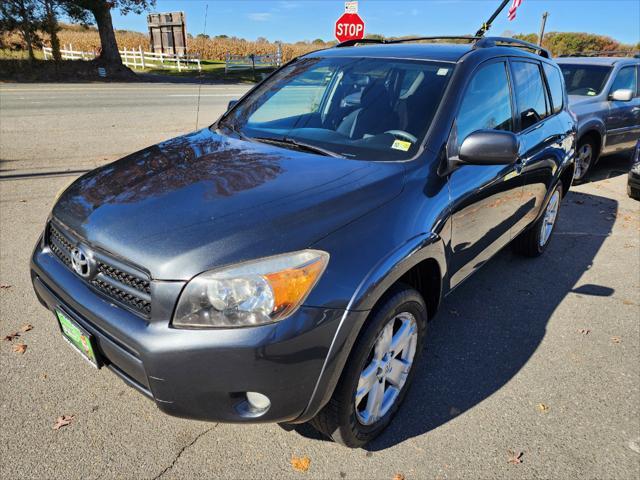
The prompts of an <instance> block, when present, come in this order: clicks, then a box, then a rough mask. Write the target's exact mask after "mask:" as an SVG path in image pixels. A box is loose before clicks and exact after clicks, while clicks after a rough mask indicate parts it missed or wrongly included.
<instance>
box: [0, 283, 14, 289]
mask: <svg viewBox="0 0 640 480" xmlns="http://www.w3.org/2000/svg"><path fill="white" fill-rule="evenodd" d="M12 286H13V285H7V284H5V283H0V289H2V290H4V289H7V288H11V287H12Z"/></svg>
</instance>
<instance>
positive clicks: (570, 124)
mask: <svg viewBox="0 0 640 480" xmlns="http://www.w3.org/2000/svg"><path fill="white" fill-rule="evenodd" d="M426 40H433V39H426ZM438 40H439V39H438ZM453 40H455V41H464V42H465V43H464V44H453V43H452V44H443V43H440V44H428V43H416V42H418V41H425V39H416V40H414V41H413V43H412V42H411V41H407V40H403V41H394V42H386V41H385V42H382V41H379V42H378V43H379V44H374V45H367V46H352V45H353V42H347V43H342V44H340V45H339V46H338V47H336V48H331V49H327V50H321V51H318V52H315V53H311V54H308V55H305V56H303V57H300V58H298V59H296V60H294V61H292V62H290V63H288V64H287V65H285V66H284V67H282V68H281V69H279V70H277V71H276V72H275V73H273V74H272V75H271V76H270V77H269V78H267V79H266V80H265V81H264V82H262V83H261V84H259V85H257V86H256V87H255V88H254V89H252V90H251V91H250V92H249V93H247V95H245V97H244V98H242V99H240V101H239V102H237V103H235V104H234V105H233V106H232V107H231V108H230V109H229V111H227V112H226V113H225V114H224V115H223V116H222V117H221V118H220V119H219V120H218V121H217V122H216V123H215V124H213V125H211V126H210V127H209V128H204V129H202V130H199V131H196V132H192V133H189V134H187V135H183V136H180V137H177V138H173V139H170V140H166V141H164V142H162V143H159V144H157V145H153V146H151V147H148V148H146V149H144V150H141V151H139V152H135V153H132V154H131V155H128V156H126V157H124V158H122V159H120V160H118V161H116V162H114V163H111V164H108V165H104V166H102V167H100V168H98V169H96V170H94V171H92V172H88V173H87V174H85V175H83V176H82V177H80V178H79V179H77V180H76V181H75V182H74V183H73V184H72V185H70V186H69V187H68V188H67V189H66V190H65V191H64V192H62V193H61V195H60V196H59V198H58V199H57V201H56V203H55V206H54V207H53V210H52V212H51V216H50V218H49V220H48V222H47V224H46V225H45V227H44V231H43V234H42V237H41V238H40V240H39V241H38V244H37V245H36V247H35V249H34V252H33V257H32V262H31V278H32V281H33V286H34V289H35V292H36V295H37V296H38V298H39V299H40V301H41V302H42V304H43V305H44V306H46V307H47V308H48V309H49V310H51V311H52V312H53V313H54V314H55V318H56V320H55V321H56V322H58V324H59V325H60V331H61V334H62V336H63V337H64V339H65V340H66V341H68V343H70V344H71V345H72V347H74V348H75V349H76V350H77V351H78V352H79V353H80V354H81V355H82V356H83V357H84V359H85V360H87V361H89V363H90V364H91V365H93V366H94V367H106V368H108V369H110V370H111V371H113V372H114V373H115V374H116V375H117V376H119V377H120V378H122V380H123V381H124V382H126V383H127V384H128V385H130V386H132V387H133V388H135V389H136V390H138V391H139V392H140V393H142V394H143V395H145V396H147V397H149V398H150V399H152V400H153V401H154V402H155V403H156V404H157V405H158V407H159V408H160V409H161V410H163V411H165V412H167V413H169V414H172V415H177V416H182V417H188V418H193V419H199V420H210V421H216V422H217V421H224V422H233V423H255V422H278V423H284V424H288V425H290V424H299V423H303V422H307V421H311V422H312V423H313V425H314V426H315V427H316V428H317V429H318V430H319V431H320V432H322V433H324V434H326V435H327V436H328V437H330V438H332V439H334V440H336V441H337V442H340V443H342V444H344V445H348V446H350V447H357V446H361V445H364V444H365V443H366V442H368V441H369V440H371V439H373V438H374V437H375V436H376V435H378V434H379V433H380V432H381V431H382V430H383V429H384V428H385V427H386V426H387V425H388V424H389V422H390V421H391V419H392V417H393V416H394V415H395V413H396V411H397V410H398V408H399V406H400V404H401V403H402V400H403V398H404V397H405V395H406V393H407V388H408V386H409V385H410V384H411V380H412V378H413V377H414V376H415V375H424V374H425V369H426V368H428V365H425V366H424V367H422V366H421V367H418V368H416V366H415V365H416V364H417V362H418V361H419V357H420V354H421V351H422V348H423V346H424V340H425V338H426V332H427V321H428V320H429V319H431V318H433V316H434V315H435V314H436V312H437V310H438V306H439V304H440V301H441V299H442V298H443V297H444V296H445V295H447V294H449V293H450V292H451V291H453V289H454V288H456V287H457V286H458V285H460V284H461V283H462V282H463V281H464V280H465V279H466V278H467V277H469V276H470V275H472V274H473V273H475V272H476V271H477V270H478V269H480V267H482V265H484V264H485V263H486V262H487V261H488V260H489V259H490V258H491V257H492V256H493V255H495V254H496V253H497V252H499V251H500V250H501V249H502V248H504V247H506V246H507V245H509V244H511V245H512V246H513V248H514V249H515V250H516V251H517V252H518V253H520V254H522V255H525V256H530V257H535V256H539V255H542V253H543V252H544V251H545V250H546V248H547V246H548V245H549V242H550V241H551V239H552V233H553V230H554V226H555V224H556V218H557V217H558V212H559V211H560V208H561V200H562V198H563V197H564V196H565V195H566V193H567V192H568V190H569V187H570V186H571V180H572V178H573V169H574V167H573V158H574V154H575V132H576V124H575V119H574V117H573V115H571V114H570V112H569V111H568V107H567V104H568V102H567V98H566V93H565V90H564V84H563V81H562V74H561V72H560V69H559V68H558V66H557V65H556V64H555V62H554V61H553V60H551V59H550V58H549V53H548V52H546V51H544V50H541V49H540V48H539V47H538V46H537V45H531V44H528V43H525V42H519V41H516V40H512V39H501V38H489V37H487V38H478V37H474V38H467V37H463V38H455V39H453ZM368 43H372V42H371V41H369V42H368ZM522 268H523V271H522V275H523V279H526V275H527V272H526V270H527V268H528V267H527V266H526V264H523V267H522ZM499 282H500V279H496V283H499ZM549 288H550V289H552V288H554V287H553V285H550V287H549ZM479 341H482V340H481V339H479ZM492 375H493V374H492V372H487V377H488V378H489V377H491V376H492ZM488 381H489V382H491V381H493V380H488ZM70 388H72V387H70ZM435 388H438V387H437V386H436V387H435Z"/></svg>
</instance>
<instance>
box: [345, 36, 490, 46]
mask: <svg viewBox="0 0 640 480" xmlns="http://www.w3.org/2000/svg"><path fill="white" fill-rule="evenodd" d="M478 39H480V37H472V36H446V37H410V38H397V39H393V40H385V39H383V38H363V39H362V40H346V41H344V42H342V43H339V44H337V45H336V46H335V48H342V47H353V46H355V45H364V44H371V43H374V44H385V45H387V44H393V43H409V42H419V41H423V40H434V41H435V40H468V41H469V42H475V41H476V40H478Z"/></svg>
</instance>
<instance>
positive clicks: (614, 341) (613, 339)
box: [611, 336, 622, 343]
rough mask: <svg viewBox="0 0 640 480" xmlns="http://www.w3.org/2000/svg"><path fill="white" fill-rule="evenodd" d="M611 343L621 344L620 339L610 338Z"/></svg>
mask: <svg viewBox="0 0 640 480" xmlns="http://www.w3.org/2000/svg"><path fill="white" fill-rule="evenodd" d="M611 341H612V342H613V343H622V338H621V337H617V336H616V337H611Z"/></svg>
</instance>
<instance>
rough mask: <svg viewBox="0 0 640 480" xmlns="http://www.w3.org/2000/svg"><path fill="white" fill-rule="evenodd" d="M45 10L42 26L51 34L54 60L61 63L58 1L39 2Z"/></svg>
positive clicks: (45, 0)
mask: <svg viewBox="0 0 640 480" xmlns="http://www.w3.org/2000/svg"><path fill="white" fill-rule="evenodd" d="M38 1H39V2H40V5H41V6H42V8H43V19H42V24H43V27H44V29H45V30H46V32H47V33H48V34H49V40H50V41H51V54H52V55H53V60H54V61H56V62H59V61H61V60H62V55H61V54H60V40H59V39H58V30H60V26H59V25H58V17H57V14H56V10H57V9H58V8H59V7H60V5H59V3H58V2H57V1H56V0H38Z"/></svg>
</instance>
